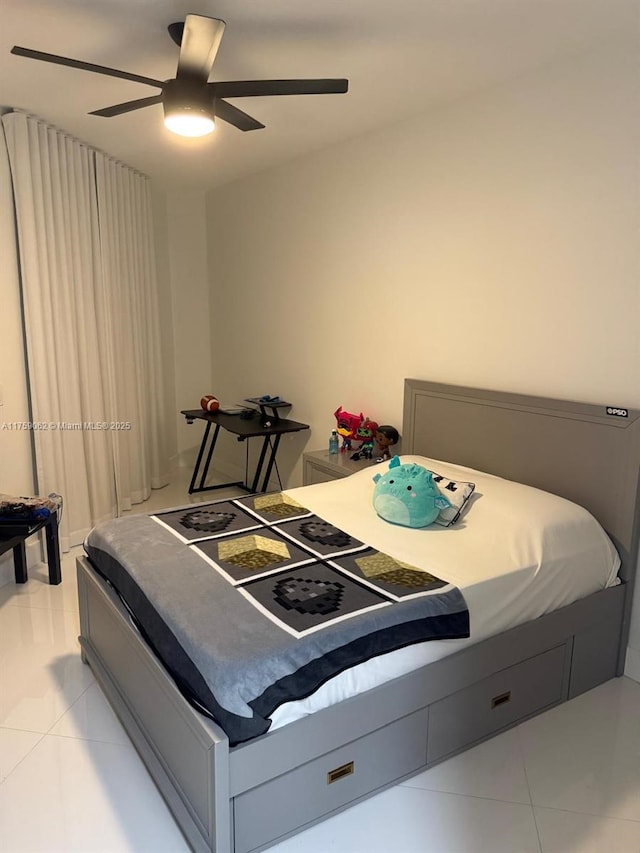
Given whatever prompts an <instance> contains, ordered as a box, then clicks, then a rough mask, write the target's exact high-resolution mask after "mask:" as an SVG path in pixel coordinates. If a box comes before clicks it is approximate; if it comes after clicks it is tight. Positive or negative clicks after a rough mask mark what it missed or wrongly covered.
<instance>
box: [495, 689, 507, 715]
mask: <svg viewBox="0 0 640 853" xmlns="http://www.w3.org/2000/svg"><path fill="white" fill-rule="evenodd" d="M507 702H511V691H510V690H507V692H506V693H501V694H500V695H499V696H494V697H493V699H492V700H491V710H492V711H493V709H494V708H498V707H499V706H500V705H506V703H507Z"/></svg>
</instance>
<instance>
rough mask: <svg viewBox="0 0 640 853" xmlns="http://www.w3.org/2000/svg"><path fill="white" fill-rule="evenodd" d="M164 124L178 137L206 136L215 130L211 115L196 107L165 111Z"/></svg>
mask: <svg viewBox="0 0 640 853" xmlns="http://www.w3.org/2000/svg"><path fill="white" fill-rule="evenodd" d="M164 124H165V127H167V128H168V129H169V130H170V131H171V132H172V133H177V134H178V135H179V136H191V137H196V136H206V135H207V133H211V132H212V131H213V130H214V129H215V126H216V125H215V121H214V119H213V114H212V113H211V112H209V111H208V110H205V109H202V108H198V107H189V106H182V107H174V108H172V109H165V114H164Z"/></svg>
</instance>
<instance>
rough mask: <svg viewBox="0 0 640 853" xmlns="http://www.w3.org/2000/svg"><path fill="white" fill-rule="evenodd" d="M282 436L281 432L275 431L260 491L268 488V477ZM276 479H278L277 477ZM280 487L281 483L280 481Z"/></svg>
mask: <svg viewBox="0 0 640 853" xmlns="http://www.w3.org/2000/svg"><path fill="white" fill-rule="evenodd" d="M281 438H282V433H277V435H276V436H275V438H274V441H273V447H272V448H271V456H270V457H269V464H268V465H267V470H266V473H265V475H264V482H263V483H262V491H263V492H266V491H267V489H268V488H269V478H270V477H271V471H272V469H273V465H274V462H275V461H276V453H277V452H278V445H279V444H280V439H281ZM278 479H280V478H279V477H278ZM280 486H281V487H282V483H280Z"/></svg>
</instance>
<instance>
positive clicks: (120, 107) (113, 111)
mask: <svg viewBox="0 0 640 853" xmlns="http://www.w3.org/2000/svg"><path fill="white" fill-rule="evenodd" d="M161 103H162V93H160V94H159V95H151V97H150V98H138V100H137V101H126V102H125V103H124V104H115V106H113V107H105V108H104V109H103V110H93V112H90V113H89V115H90V116H103V117H104V118H113V116H121V115H123V114H124V113H130V112H133V110H141V109H142V108H143V107H150V106H151V105H152V104H161Z"/></svg>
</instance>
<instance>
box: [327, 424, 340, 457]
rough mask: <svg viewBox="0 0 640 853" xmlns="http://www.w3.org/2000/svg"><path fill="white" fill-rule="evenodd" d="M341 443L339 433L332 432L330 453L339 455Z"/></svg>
mask: <svg viewBox="0 0 640 853" xmlns="http://www.w3.org/2000/svg"><path fill="white" fill-rule="evenodd" d="M339 443H340V441H339V439H338V433H337V431H336V430H335V429H332V430H331V435H330V436H329V453H331V454H334V453H338V451H339V447H338V445H339Z"/></svg>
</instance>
